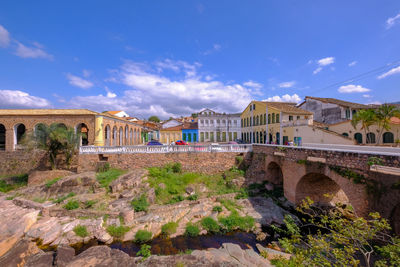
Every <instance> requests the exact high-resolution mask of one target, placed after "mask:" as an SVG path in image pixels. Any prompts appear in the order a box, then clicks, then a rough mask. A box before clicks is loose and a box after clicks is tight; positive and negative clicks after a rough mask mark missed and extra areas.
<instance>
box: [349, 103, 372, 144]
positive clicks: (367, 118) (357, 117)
mask: <svg viewBox="0 0 400 267" xmlns="http://www.w3.org/2000/svg"><path fill="white" fill-rule="evenodd" d="M375 122H376V114H375V111H374V110H373V109H362V110H360V111H357V113H356V114H354V115H353V119H352V120H351V125H353V127H354V129H357V125H358V124H359V123H361V130H364V133H365V136H366V138H367V139H366V140H367V143H369V141H370V140H369V135H368V133H369V127H370V126H371V125H373V124H374V123H375Z"/></svg>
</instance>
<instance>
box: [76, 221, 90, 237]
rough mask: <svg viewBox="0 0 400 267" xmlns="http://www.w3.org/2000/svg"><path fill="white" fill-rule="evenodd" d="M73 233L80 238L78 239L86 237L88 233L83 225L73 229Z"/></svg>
mask: <svg viewBox="0 0 400 267" xmlns="http://www.w3.org/2000/svg"><path fill="white" fill-rule="evenodd" d="M73 231H74V232H75V234H76V235H77V236H80V237H87V236H88V235H89V233H88V231H87V229H86V226H84V225H79V224H78V225H77V226H75V227H74V229H73Z"/></svg>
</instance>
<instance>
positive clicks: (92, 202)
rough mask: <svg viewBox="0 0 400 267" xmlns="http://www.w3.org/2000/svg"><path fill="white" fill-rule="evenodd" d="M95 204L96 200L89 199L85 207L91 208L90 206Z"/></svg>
mask: <svg viewBox="0 0 400 267" xmlns="http://www.w3.org/2000/svg"><path fill="white" fill-rule="evenodd" d="M94 204H96V200H88V201H86V202H85V208H86V209H89V208H91V207H93V205H94Z"/></svg>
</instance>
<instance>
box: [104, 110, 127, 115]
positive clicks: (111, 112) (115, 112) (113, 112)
mask: <svg viewBox="0 0 400 267" xmlns="http://www.w3.org/2000/svg"><path fill="white" fill-rule="evenodd" d="M120 112H122V110H110V111H104V112H103V113H109V114H111V115H115V114H118V113H120Z"/></svg>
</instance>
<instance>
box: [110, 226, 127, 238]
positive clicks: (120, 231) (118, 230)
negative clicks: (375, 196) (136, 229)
mask: <svg viewBox="0 0 400 267" xmlns="http://www.w3.org/2000/svg"><path fill="white" fill-rule="evenodd" d="M129 229H130V228H129V227H128V226H123V225H120V226H115V225H109V226H107V228H106V230H107V233H109V234H110V235H111V236H112V237H115V238H117V239H121V238H122V237H123V236H124V235H125V234H126V233H127V232H128V231H129Z"/></svg>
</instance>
